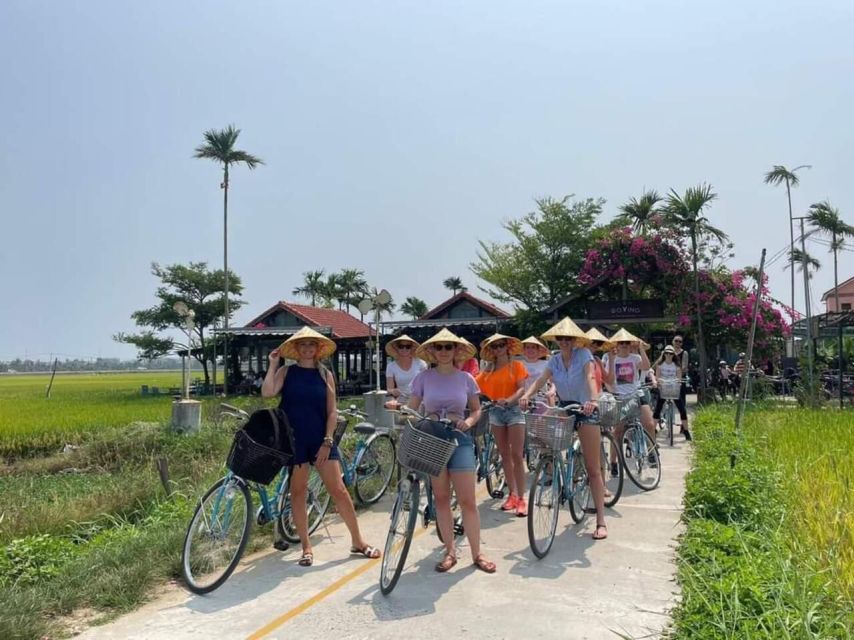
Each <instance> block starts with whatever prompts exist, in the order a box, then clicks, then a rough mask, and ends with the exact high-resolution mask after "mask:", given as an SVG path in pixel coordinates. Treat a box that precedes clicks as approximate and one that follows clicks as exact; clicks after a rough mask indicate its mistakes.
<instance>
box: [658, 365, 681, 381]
mask: <svg viewBox="0 0 854 640" xmlns="http://www.w3.org/2000/svg"><path fill="white" fill-rule="evenodd" d="M678 371H679V367H678V366H677V365H676V363H675V362H661V363H659V365H658V373H659V376H660V377H661V379H662V380H675V379H676V374H677V373H678Z"/></svg>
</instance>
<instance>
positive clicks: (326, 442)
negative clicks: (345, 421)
mask: <svg viewBox="0 0 854 640" xmlns="http://www.w3.org/2000/svg"><path fill="white" fill-rule="evenodd" d="M333 444H335V441H334V440H333V439H332V438H330V437H329V436H326V437H325V438H324V439H323V445H321V446H325V447H331V446H332V445H333Z"/></svg>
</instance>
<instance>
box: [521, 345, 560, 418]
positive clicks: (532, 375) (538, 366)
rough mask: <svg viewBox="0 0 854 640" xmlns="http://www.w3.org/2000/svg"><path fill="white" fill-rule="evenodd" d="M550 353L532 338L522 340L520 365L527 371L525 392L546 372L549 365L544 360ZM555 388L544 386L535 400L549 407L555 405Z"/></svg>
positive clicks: (549, 385) (548, 385) (549, 383)
mask: <svg viewBox="0 0 854 640" xmlns="http://www.w3.org/2000/svg"><path fill="white" fill-rule="evenodd" d="M551 354H552V353H551V351H549V349H548V347H546V345H544V344H543V343H542V342H540V341H539V340H537V338H535V337H534V336H530V337H528V338H525V339H524V340H522V356H523V359H522V364H524V365H525V369H527V371H528V377H527V378H525V391H527V390H528V389H529V388H530V387H531V385H532V384H534V382H536V380H537V379H538V378H539V377H540V376H541V375H543V372H544V371H545V370H546V367H547V366H548V364H549V361H548V360H547V359H546V358H548V357H549V356H550V355H551ZM556 395H557V394H556V393H555V386H554V384H552V383H551V382H548V383H547V384H546V388H545V389H544V390H543V391H540V392H539V393H538V394H537V396H536V398H535V399H536V400H538V401H540V402H545V403H546V404H547V405H549V406H550V407H553V406H554V405H555V397H556ZM534 412H535V413H538V412H539V410H538V409H535V410H534Z"/></svg>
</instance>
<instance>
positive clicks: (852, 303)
mask: <svg viewBox="0 0 854 640" xmlns="http://www.w3.org/2000/svg"><path fill="white" fill-rule="evenodd" d="M824 304H825V311H827V312H831V311H837V309H836V295H835V294H834V293H832V292H831V293H830V295H828V296H827V298H826V299H825V301H824ZM839 305H840V306H841V307H842V309H841V311H850V310H851V309H854V282H852V283H849V284H848V285H844V286H840V287H839Z"/></svg>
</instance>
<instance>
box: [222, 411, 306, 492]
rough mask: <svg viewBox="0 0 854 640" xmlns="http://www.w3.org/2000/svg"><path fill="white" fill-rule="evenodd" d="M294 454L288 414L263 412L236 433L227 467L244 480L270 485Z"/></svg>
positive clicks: (258, 413)
mask: <svg viewBox="0 0 854 640" xmlns="http://www.w3.org/2000/svg"><path fill="white" fill-rule="evenodd" d="M293 455H294V445H293V434H292V432H291V428H290V425H289V424H288V421H287V417H286V416H285V414H284V413H283V412H281V411H278V410H276V409H262V410H260V411H256V412H255V413H253V414H252V415H251V416H249V420H247V422H246V424H245V425H243V427H242V428H241V429H240V430H239V431H238V432H237V433H235V434H234V440H233V441H232V443H231V449H230V450H229V452H228V458H227V460H226V466H227V467H228V468H229V469H230V470H231V472H232V473H234V475H236V476H240V477H241V478H243V479H244V480H249V481H251V482H258V483H260V484H269V483H270V482H272V480H273V478H275V477H276V474H278V473H279V471H281V469H282V467H284V466H285V465H286V464H287V463H288V462H290V461H291V459H292V458H293Z"/></svg>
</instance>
